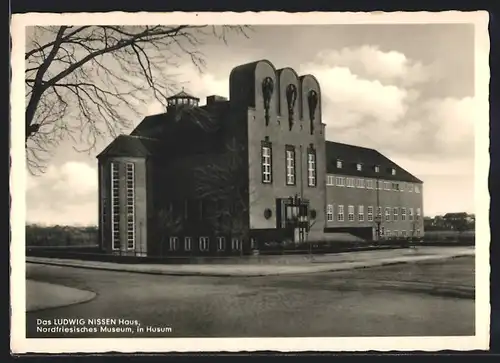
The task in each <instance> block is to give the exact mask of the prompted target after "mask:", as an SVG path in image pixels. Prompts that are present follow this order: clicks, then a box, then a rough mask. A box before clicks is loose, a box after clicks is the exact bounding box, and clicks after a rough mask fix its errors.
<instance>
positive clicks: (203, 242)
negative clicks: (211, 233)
mask: <svg viewBox="0 0 500 363" xmlns="http://www.w3.org/2000/svg"><path fill="white" fill-rule="evenodd" d="M209 245H210V240H209V238H208V237H200V251H208V249H209Z"/></svg>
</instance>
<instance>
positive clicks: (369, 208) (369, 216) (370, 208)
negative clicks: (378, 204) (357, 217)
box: [368, 206, 373, 222]
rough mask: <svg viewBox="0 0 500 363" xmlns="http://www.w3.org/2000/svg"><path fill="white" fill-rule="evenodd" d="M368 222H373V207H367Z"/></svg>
mask: <svg viewBox="0 0 500 363" xmlns="http://www.w3.org/2000/svg"><path fill="white" fill-rule="evenodd" d="M368 222H373V207H372V206H369V207H368Z"/></svg>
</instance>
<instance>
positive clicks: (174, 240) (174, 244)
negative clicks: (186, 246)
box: [169, 237, 179, 251]
mask: <svg viewBox="0 0 500 363" xmlns="http://www.w3.org/2000/svg"><path fill="white" fill-rule="evenodd" d="M169 248H170V251H177V250H178V249H179V238H178V237H170V245H169Z"/></svg>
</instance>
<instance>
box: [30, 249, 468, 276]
mask: <svg viewBox="0 0 500 363" xmlns="http://www.w3.org/2000/svg"><path fill="white" fill-rule="evenodd" d="M474 255H475V251H474V248H472V247H420V248H417V249H400V250H391V251H369V252H348V253H340V254H334V255H317V256H314V255H313V256H312V258H310V257H309V256H308V257H307V260H306V258H304V259H303V262H301V263H297V264H293V265H292V264H287V265H283V264H276V265H273V264H267V265H266V264H234V265H232V264H186V265H177V264H171V265H169V264H165V265H160V264H120V263H112V262H98V261H81V260H69V259H55V258H45V257H26V262H27V263H38V264H45V265H55V266H68V267H77V268H89V269H97V270H108V271H122V272H135V273H147V274H157V275H178V276H226V277H228V276H239V277H252V276H271V275H295V274H308V273H316V272H329V271H342V270H350V269H359V268H368V267H376V266H383V265H393V264H401V263H411V262H422V261H435V260H443V259H447V258H453V257H460V256H474Z"/></svg>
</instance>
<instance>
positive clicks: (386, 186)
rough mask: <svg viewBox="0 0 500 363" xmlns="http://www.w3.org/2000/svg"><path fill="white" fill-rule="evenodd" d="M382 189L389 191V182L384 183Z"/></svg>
mask: <svg viewBox="0 0 500 363" xmlns="http://www.w3.org/2000/svg"><path fill="white" fill-rule="evenodd" d="M384 189H385V190H391V183H389V182H384Z"/></svg>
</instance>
